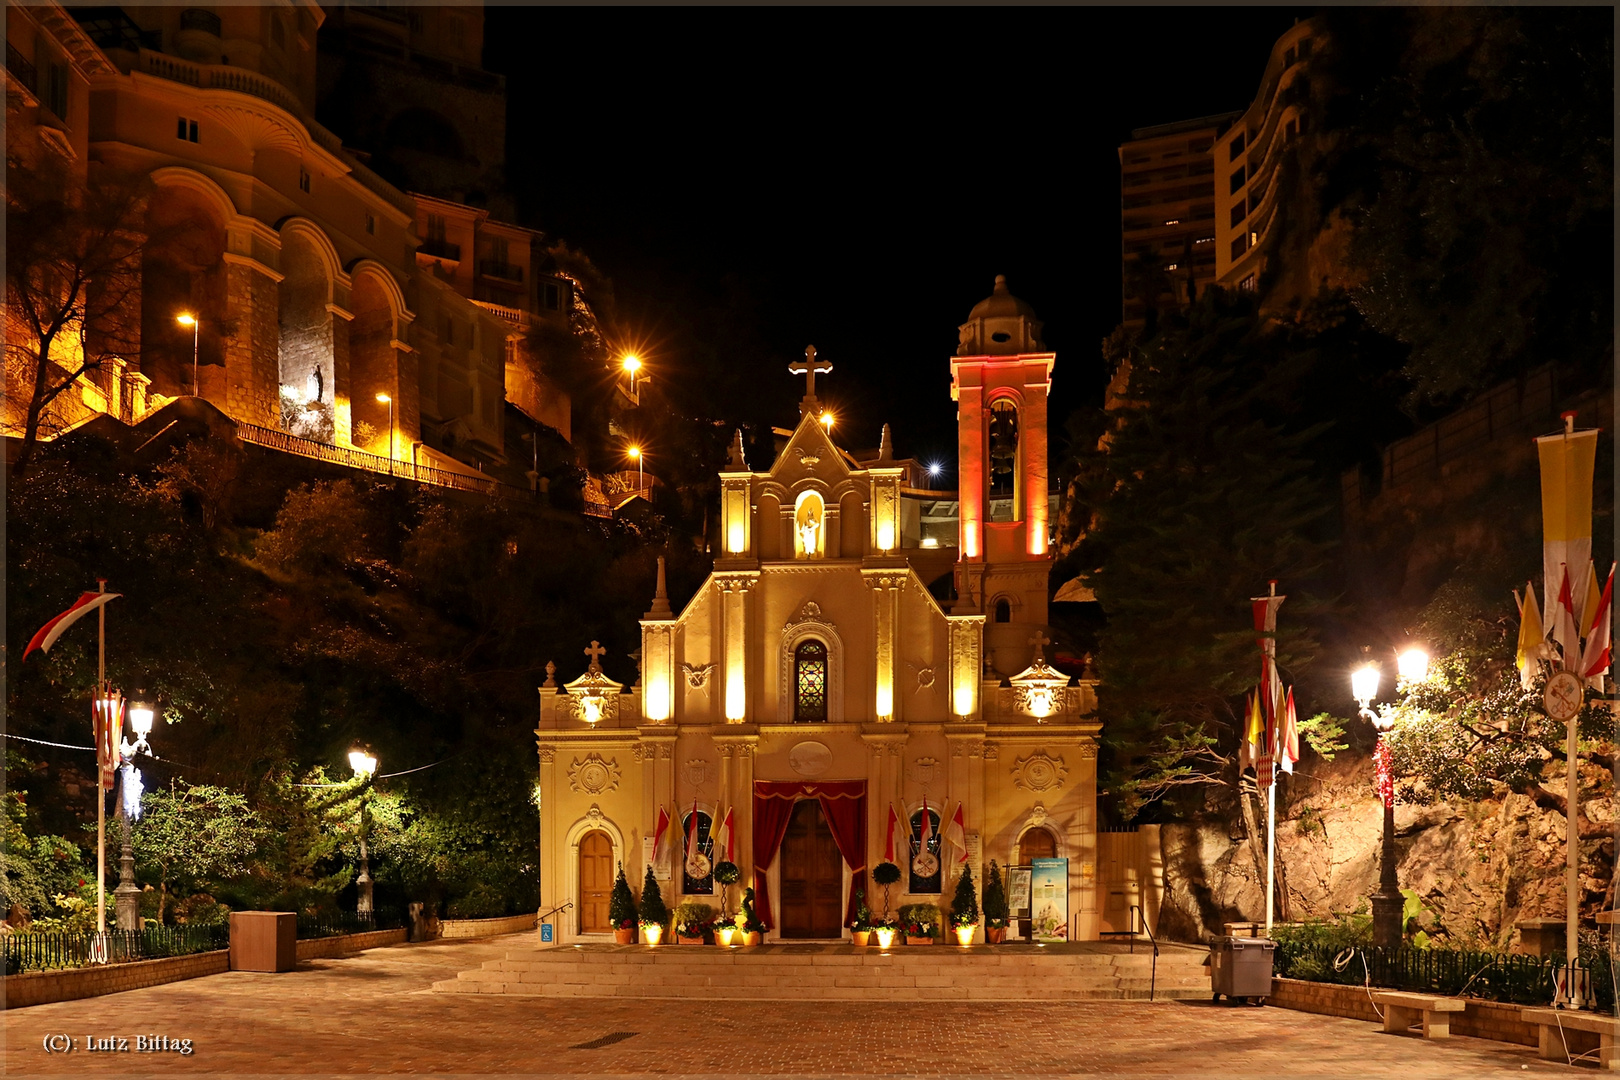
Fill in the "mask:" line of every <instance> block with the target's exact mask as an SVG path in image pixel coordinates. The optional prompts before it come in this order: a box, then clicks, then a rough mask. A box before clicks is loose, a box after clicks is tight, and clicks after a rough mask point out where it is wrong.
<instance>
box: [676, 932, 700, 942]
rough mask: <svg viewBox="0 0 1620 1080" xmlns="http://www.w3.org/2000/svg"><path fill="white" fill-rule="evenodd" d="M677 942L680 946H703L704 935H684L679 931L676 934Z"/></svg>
mask: <svg viewBox="0 0 1620 1080" xmlns="http://www.w3.org/2000/svg"><path fill="white" fill-rule="evenodd" d="M675 940H676V941H677V942H678V943H679V944H682V945H701V944H703V935H702V934H682V933H680V932H678V931H677V932H676V934H675Z"/></svg>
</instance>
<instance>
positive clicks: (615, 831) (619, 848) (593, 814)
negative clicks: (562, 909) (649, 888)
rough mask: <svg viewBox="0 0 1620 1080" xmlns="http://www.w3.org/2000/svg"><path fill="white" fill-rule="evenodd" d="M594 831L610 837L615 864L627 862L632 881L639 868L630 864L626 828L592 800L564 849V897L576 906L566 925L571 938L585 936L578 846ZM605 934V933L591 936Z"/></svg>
mask: <svg viewBox="0 0 1620 1080" xmlns="http://www.w3.org/2000/svg"><path fill="white" fill-rule="evenodd" d="M592 832H601V833H605V834H607V838H608V839H609V840H610V841H612V843H613V861H614V863H615V865H617V864H619V863H624V864H625V869H624V872H625V875H626V876H627V877H629V878H630V879H631V880H632V881H634V880H635V879H636V875H635V873H634V871H635V869H636V867H633V866H631V865H630V863H629V859H628V852H629V848H628V847H626V846H625V842H624V831H623V830H622V829H620V828H619V826H618V825H617V824H615V823H614V821H613V819H612V818H610V817H608V816H607V815H605V814H603V813H602V808H601V807H600V806H597V805H596V804H595V803H592V804H591V808H590V809H589V810H587V811H586V812H585V813H584V815H583V816H581V817H580V818H579V819H578V820H576V821H575V822H574V823H573V824H572V825H570V826H569V827H568V835H567V840H566V842H565V846H564V849H563V850H564V851H565V852H566V853H567V857H566V858H565V859H564V860H563V863H564V872H565V873H566V875H567V882H566V888H567V891H566V892H564V893H563V896H564V897H565V898H567V899H569V900H572V901H573V902H574V907H575V911H574V917H573V918H572V919H570V920H569V921H568V922H567V923H565V924H564V925H566V926H567V927H568V935H567V936H568V937H571V938H578V937H582V936H584V935H582V934H581V933H580V932H579V910H578V909H579V889H580V880H579V845H580V842H581V841H582V840H584V839H585V836H586V834H587V833H592ZM602 936H604V935H599V934H593V935H591V937H592V938H598V937H602Z"/></svg>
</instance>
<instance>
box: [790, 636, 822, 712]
mask: <svg viewBox="0 0 1620 1080" xmlns="http://www.w3.org/2000/svg"><path fill="white" fill-rule="evenodd" d="M793 686H794V692H795V695H796V696H795V698H794V702H793V721H794V723H798V724H818V723H821V722H823V721H825V720H826V719H827V646H826V645H824V644H822V643H821V642H819V641H816V640H814V639H812V640H810V641H804V642H800V643H799V646H798V648H796V649H794V650H793Z"/></svg>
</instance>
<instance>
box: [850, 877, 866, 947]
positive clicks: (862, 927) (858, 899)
mask: <svg viewBox="0 0 1620 1080" xmlns="http://www.w3.org/2000/svg"><path fill="white" fill-rule="evenodd" d="M871 937H872V909H871V908H869V907H867V906H866V890H865V889H856V890H855V921H854V922H852V923H850V924H849V940H850V941H851V942H853V943H854V944H856V945H858V946H863V947H864V946H865V945H866V944H867V943H868V942H869V941H870V940H871Z"/></svg>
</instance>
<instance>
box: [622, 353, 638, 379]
mask: <svg viewBox="0 0 1620 1080" xmlns="http://www.w3.org/2000/svg"><path fill="white" fill-rule="evenodd" d="M624 370H626V371H628V372H630V373H631V374H632V375H634V374H635V373H636V372H638V371H640V370H641V358H640V357H638V356H636V355H634V354H631V355H630V356H627V357H625V358H624Z"/></svg>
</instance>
